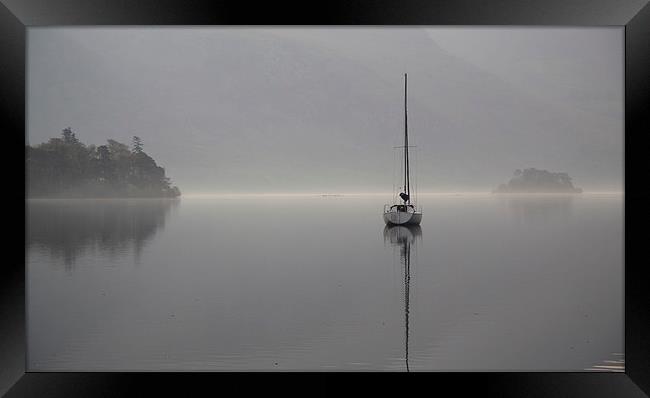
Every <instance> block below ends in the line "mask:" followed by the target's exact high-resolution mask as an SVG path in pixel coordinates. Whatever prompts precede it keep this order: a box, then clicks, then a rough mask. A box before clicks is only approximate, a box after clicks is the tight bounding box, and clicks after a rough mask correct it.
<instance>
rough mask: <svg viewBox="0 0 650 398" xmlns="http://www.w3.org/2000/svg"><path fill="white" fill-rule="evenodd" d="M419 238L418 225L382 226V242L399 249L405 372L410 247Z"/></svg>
mask: <svg viewBox="0 0 650 398" xmlns="http://www.w3.org/2000/svg"><path fill="white" fill-rule="evenodd" d="M421 238H422V228H421V227H420V226H419V225H393V226H388V225H387V226H386V227H385V228H384V242H389V243H390V244H391V246H393V247H394V248H396V249H398V250H399V259H400V265H401V268H402V269H403V275H404V280H403V282H404V362H405V365H406V371H407V372H410V368H409V326H410V325H409V306H410V298H411V291H410V288H411V265H412V264H411V248H415V246H416V242H417V241H418V240H420V239H421ZM414 251H415V249H414ZM414 257H415V256H414ZM413 265H415V263H413Z"/></svg>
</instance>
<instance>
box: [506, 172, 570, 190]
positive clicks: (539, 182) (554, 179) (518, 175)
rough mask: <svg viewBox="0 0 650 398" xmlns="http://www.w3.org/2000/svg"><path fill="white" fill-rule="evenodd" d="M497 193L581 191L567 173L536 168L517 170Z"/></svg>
mask: <svg viewBox="0 0 650 398" xmlns="http://www.w3.org/2000/svg"><path fill="white" fill-rule="evenodd" d="M494 192H495V193H520V192H521V193H556V192H557V193H560V192H566V193H581V192H582V189H580V188H575V187H574V186H573V183H572V182H571V177H569V175H568V174H567V173H553V172H550V171H547V170H538V169H535V168H530V169H524V170H523V171H521V170H519V169H517V170H515V175H514V177H512V178H511V179H510V181H508V183H507V184H501V185H499V187H497V189H496V190H495V191H494Z"/></svg>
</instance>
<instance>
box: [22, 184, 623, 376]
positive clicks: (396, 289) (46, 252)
mask: <svg viewBox="0 0 650 398" xmlns="http://www.w3.org/2000/svg"><path fill="white" fill-rule="evenodd" d="M386 200H387V199H386V198H383V197H380V196H366V197H363V196H343V197H336V196H328V197H323V196H318V195H314V196H303V197H299V196H294V197H242V198H236V197H220V198H214V197H213V198H182V199H180V200H167V199H165V200H148V199H143V200H30V201H28V222H27V239H28V244H27V308H28V313H27V316H28V368H29V370H32V371H77V370H85V371H88V370H91V371H92V370H97V371H111V370H125V371H129V370H317V371H318V370H395V371H406V370H410V371H418V370H435V371H455V370H459V371H509V370H516V371H576V370H594V371H620V370H622V367H623V365H622V364H623V362H624V358H623V356H622V353H623V343H624V342H623V331H624V329H623V327H624V324H623V309H624V307H623V297H624V296H623V196H622V195H597V194H593V195H592V194H583V195H576V196H557V195H548V196H537V197H534V196H493V195H458V196H423V197H421V198H420V204H421V205H422V206H423V210H424V217H423V221H422V225H421V228H410V229H409V228H404V227H399V228H392V229H388V228H385V226H384V224H383V222H382V218H381V211H382V205H383V203H384V202H385V201H386Z"/></svg>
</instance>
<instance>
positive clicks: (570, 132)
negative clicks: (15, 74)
mask: <svg viewBox="0 0 650 398" xmlns="http://www.w3.org/2000/svg"><path fill="white" fill-rule="evenodd" d="M405 72H407V73H408V74H409V127H410V130H409V133H410V135H411V137H412V141H413V142H414V144H415V145H417V146H418V147H417V150H416V154H415V155H414V157H415V160H417V163H416V164H415V165H413V166H414V173H415V176H414V179H417V182H418V185H419V187H418V189H419V191H420V192H425V191H428V192H435V191H443V192H444V191H487V190H491V189H493V188H494V187H496V186H497V185H498V184H499V183H503V182H507V180H508V179H509V178H510V177H511V175H512V172H513V171H514V170H515V169H517V168H526V167H537V168H544V169H549V170H552V171H564V172H568V173H569V175H570V176H572V177H573V179H574V184H575V185H576V186H577V187H581V188H583V189H585V190H586V191H602V190H622V189H623V120H624V119H623V77H624V72H623V28H619V27H612V28H529V27H526V28H494V27H493V28H462V27H448V28H432V29H425V28H397V27H390V28H361V27H357V28H241V27H232V28H212V27H205V28H151V27H148V28H117V27H116V28H95V27H92V28H40V27H38V28H29V30H28V143H29V144H32V145H33V144H38V143H41V142H43V141H46V140H47V139H48V138H50V137H54V136H58V135H59V134H60V133H61V130H62V129H63V128H65V127H68V126H69V127H71V128H72V129H73V130H74V131H75V132H76V133H77V136H78V137H79V138H80V139H81V140H82V141H83V142H85V143H91V144H102V143H104V142H105V140H106V139H108V138H112V139H116V140H118V141H122V142H130V138H131V136H133V135H138V136H140V137H141V138H142V139H143V141H144V149H145V151H146V152H147V153H149V154H150V155H151V156H152V157H153V158H154V159H156V161H157V162H158V163H159V164H160V165H162V166H164V167H165V169H166V171H167V175H168V176H169V177H171V179H172V180H173V182H174V183H176V184H177V185H178V186H179V187H180V189H181V190H182V191H183V192H184V193H206V192H314V193H325V192H388V191H390V190H391V189H392V187H393V182H394V174H395V173H396V172H395V164H396V163H397V162H396V161H395V150H394V149H393V146H395V145H399V143H400V140H401V139H402V134H403V100H404V99H403V74H404V73H405ZM397 172H399V170H397Z"/></svg>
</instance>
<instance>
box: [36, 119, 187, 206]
mask: <svg viewBox="0 0 650 398" xmlns="http://www.w3.org/2000/svg"><path fill="white" fill-rule="evenodd" d="M25 151H26V152H25V172H26V180H27V181H26V185H27V196H28V197H33V198H39V197H53V198H108V197H111V198H117V197H126V198H133V197H177V196H180V194H181V192H180V190H179V189H178V187H176V186H172V185H171V181H170V179H169V178H168V177H166V176H165V169H164V168H162V167H160V166H158V165H157V164H156V162H155V160H154V159H153V158H152V157H151V156H149V155H147V154H146V153H145V152H144V150H143V144H142V140H141V139H140V138H139V137H137V136H134V137H133V140H132V143H131V147H129V146H128V145H126V144H123V143H121V142H117V141H115V140H110V139H109V140H108V141H107V144H106V145H99V146H95V145H85V144H84V143H82V142H81V141H79V139H78V138H77V137H76V135H75V133H73V132H72V129H70V128H69V127H68V128H65V129H63V133H62V134H61V137H60V138H50V139H49V140H48V141H47V142H44V143H42V144H38V145H35V146H29V145H27V146H26V148H25Z"/></svg>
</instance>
